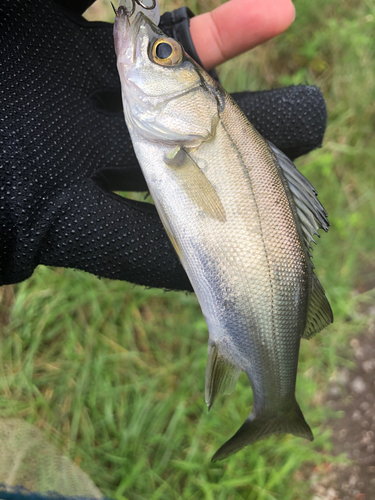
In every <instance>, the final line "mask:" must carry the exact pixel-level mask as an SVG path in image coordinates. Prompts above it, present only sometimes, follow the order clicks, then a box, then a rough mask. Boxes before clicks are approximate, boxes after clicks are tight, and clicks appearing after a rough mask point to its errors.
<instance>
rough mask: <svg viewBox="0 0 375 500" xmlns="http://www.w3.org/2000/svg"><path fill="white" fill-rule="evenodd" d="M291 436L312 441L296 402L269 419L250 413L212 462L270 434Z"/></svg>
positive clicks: (311, 434) (311, 435) (312, 437)
mask: <svg viewBox="0 0 375 500" xmlns="http://www.w3.org/2000/svg"><path fill="white" fill-rule="evenodd" d="M284 433H285V434H293V435H294V436H298V437H303V438H305V439H309V440H310V441H312V440H313V439H314V436H313V433H312V431H311V429H310V427H309V425H308V423H307V422H306V420H305V418H304V416H303V414H302V411H301V409H300V407H299V406H298V403H297V401H295V404H294V405H293V407H292V408H291V410H289V411H286V412H284V413H282V414H281V415H278V416H276V417H273V418H270V417H266V416H265V415H262V414H260V415H256V414H253V412H252V413H250V415H249V416H248V418H247V419H246V420H245V422H244V423H243V424H242V426H241V427H240V428H239V429H238V431H237V432H236V434H234V436H232V437H231V438H230V439H229V440H228V441H227V442H226V443H224V444H223V446H221V448H219V449H218V451H217V452H216V453H215V455H214V456H213V457H212V462H216V461H217V460H223V459H224V458H227V457H229V456H230V455H233V453H236V452H237V451H239V450H241V449H242V448H243V447H244V446H247V445H248V444H253V443H255V442H256V441H259V440H260V439H263V438H265V437H267V436H271V434H284Z"/></svg>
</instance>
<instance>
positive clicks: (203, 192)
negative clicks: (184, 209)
mask: <svg viewBox="0 0 375 500" xmlns="http://www.w3.org/2000/svg"><path fill="white" fill-rule="evenodd" d="M165 163H166V164H167V165H168V166H169V167H171V168H174V169H175V170H176V179H177V180H178V182H179V184H180V186H181V188H182V189H183V190H184V192H185V194H186V195H187V196H189V198H190V199H191V200H192V201H193V202H194V203H195V204H196V205H197V207H198V208H199V209H200V210H202V212H204V213H205V214H206V215H207V216H209V217H212V218H214V219H217V220H219V221H221V222H224V221H225V220H226V215H225V210H224V207H223V204H222V203H221V200H220V198H219V196H218V194H217V193H216V191H215V189H214V187H213V186H212V184H211V183H210V181H209V180H208V179H207V177H206V175H205V174H204V172H203V171H202V170H201V169H200V168H199V166H198V165H197V164H196V162H195V161H194V160H193V159H192V157H191V156H190V155H189V154H188V153H187V152H186V151H185V150H184V149H183V148H180V149H174V150H173V151H171V153H170V154H168V155H166V157H165Z"/></svg>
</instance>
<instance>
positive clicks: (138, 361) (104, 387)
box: [0, 0, 375, 500]
mask: <svg viewBox="0 0 375 500" xmlns="http://www.w3.org/2000/svg"><path fill="white" fill-rule="evenodd" d="M211 3H212V2H211ZM211 3H210V5H209V7H210V8H211V7H212V6H213V5H214V4H213V3H212V5H211ZM295 4H296V9H297V18H296V21H295V23H294V25H293V26H292V27H291V28H290V29H289V30H288V32H287V33H286V34H285V35H282V36H280V37H278V38H277V39H276V40H274V41H271V42H269V43H267V44H265V45H264V46H262V47H259V48H257V49H256V50H254V51H252V52H251V53H249V54H246V55H243V56H241V57H239V58H237V59H236V61H234V62H228V63H226V64H225V65H224V66H223V67H222V68H220V75H221V79H222V82H223V84H224V86H225V87H226V88H227V89H228V90H229V91H238V90H244V89H252V90H256V89H259V88H261V89H265V88H270V87H277V86H282V85H290V84H297V83H305V82H306V83H310V84H315V85H318V86H320V87H321V88H322V91H323V93H324V96H325V97H326V99H327V105H328V110H329V125H328V129H327V133H326V137H325V141H324V146H323V148H322V149H319V150H317V151H315V152H313V153H312V154H310V155H308V156H307V157H305V158H302V159H299V160H298V162H297V165H298V166H299V167H300V168H301V170H302V172H303V173H304V174H305V175H306V176H307V178H308V179H309V180H310V181H311V182H312V184H313V185H314V186H315V187H316V189H317V190H318V192H319V197H320V200H321V201H322V203H323V204H324V206H325V208H326V209H327V211H328V213H329V216H330V221H331V223H332V227H331V229H330V232H329V233H328V235H323V237H322V239H321V240H320V241H319V244H318V246H317V247H316V249H315V250H314V263H315V265H316V271H317V274H318V276H319V278H320V280H321V281H322V283H323V285H324V287H325V289H326V291H327V295H328V297H329V299H330V301H331V304H332V306H333V309H334V313H335V319H336V321H335V324H334V325H332V326H331V327H330V328H328V329H327V330H325V331H324V332H323V333H322V334H320V335H318V336H317V337H316V338H314V339H313V340H311V341H309V342H308V341H303V342H302V348H301V356H300V364H299V376H298V382H297V385H298V388H297V393H298V394H297V396H298V400H299V402H300V404H301V406H302V409H303V411H304V414H305V416H306V419H307V420H308V422H309V423H310V424H311V425H312V427H313V431H314V434H315V436H316V439H315V441H314V442H313V443H308V442H305V441H303V440H300V439H298V438H294V437H293V436H285V437H272V438H269V439H266V440H264V441H261V442H259V443H257V444H255V445H253V446H251V447H247V448H245V449H244V450H243V451H241V452H239V453H238V454H236V455H235V456H232V457H230V458H229V459H228V460H226V461H224V462H219V463H215V464H211V463H210V458H211V456H212V454H213V453H214V452H215V451H216V449H217V448H218V447H219V446H220V445H221V444H222V443H223V442H224V441H225V440H226V439H227V438H229V437H230V436H231V435H232V434H233V432H234V431H236V430H237V428H238V427H239V426H240V425H241V424H242V422H243V421H244V419H245V418H246V416H247V415H248V413H249V411H250V408H251V401H252V395H251V389H250V385H249V382H248V380H247V379H246V377H245V376H241V377H240V380H239V383H238V385H237V388H236V390H235V392H234V393H233V394H232V395H231V396H229V397H226V398H221V399H220V400H219V401H218V402H217V403H215V405H214V407H213V409H212V410H211V412H210V414H209V415H207V410H206V405H205V403H204V376H205V363H206V353H207V339H208V333H207V328H206V325H205V322H204V320H203V317H202V315H201V313H200V309H199V305H198V304H197V301H196V299H195V297H194V296H192V295H190V296H187V295H186V294H184V293H171V292H170V293H164V292H162V291H158V290H144V289H142V288H140V287H133V286H132V285H129V284H127V283H121V282H116V281H112V282H111V281H108V280H99V279H97V278H95V277H93V276H90V275H88V274H85V273H83V272H78V271H72V270H51V269H47V268H43V267H40V268H39V269H38V270H37V271H36V272H35V274H34V275H33V277H32V278H30V279H29V280H28V281H27V282H24V283H22V284H20V285H18V286H17V287H15V297H14V301H13V306H12V310H11V315H10V322H9V323H8V322H7V314H6V311H4V310H3V313H2V315H1V316H0V317H1V318H3V323H4V324H3V326H2V327H1V332H0V333H1V337H2V343H1V352H0V416H2V417H19V418H23V419H26V420H27V421H28V422H30V423H33V424H35V425H37V426H38V427H40V428H42V429H44V430H45V431H46V433H47V434H48V435H49V437H50V440H51V441H52V442H54V443H55V444H57V445H58V446H60V447H61V448H62V449H63V450H64V452H65V453H66V454H67V455H68V456H70V457H71V458H72V459H73V460H74V461H75V462H76V463H78V464H80V466H81V468H82V469H83V470H84V471H86V472H87V473H88V474H89V475H90V476H91V477H92V478H93V480H94V481H95V483H96V484H97V486H98V487H99V488H100V489H101V490H102V491H103V493H105V494H106V495H108V496H112V497H114V498H118V499H131V500H133V499H134V500H138V499H158V498H161V499H177V498H183V499H201V498H204V499H214V500H219V499H223V500H224V499H225V500H227V499H234V500H237V499H246V500H261V499H263V500H271V499H278V500H299V499H300V498H310V496H309V492H308V490H309V485H308V481H306V480H301V470H302V471H309V470H312V469H313V468H314V467H315V466H317V465H319V464H321V463H323V462H326V461H332V460H334V459H333V458H331V457H330V456H329V452H330V450H331V444H330V429H329V428H327V427H326V426H325V421H326V420H327V418H328V417H330V416H332V415H330V413H329V412H328V410H327V409H326V408H325V407H324V405H323V404H322V395H323V394H324V392H325V391H326V389H327V384H328V379H329V377H330V376H331V375H332V373H333V372H334V371H335V370H336V369H337V367H338V366H340V365H343V364H345V365H347V366H351V363H352V361H351V360H350V359H347V349H346V348H345V346H346V344H347V343H348V339H349V338H351V336H353V335H356V334H358V333H359V332H360V331H361V328H362V327H363V325H364V324H365V323H366V317H365V316H363V315H359V314H357V313H356V310H358V304H359V303H360V302H365V301H371V300H372V299H373V298H374V297H373V293H372V292H370V291H367V290H368V289H369V288H370V287H371V282H372V281H373V279H374V275H375V271H374V270H375V258H374V253H373V247H374V231H373V226H374V222H373V221H374V218H375V196H374V191H375V189H374V188H375V186H374V159H375V147H374V143H373V131H374V125H375V123H374V122H375V119H374V116H375V114H374V111H375V107H374V103H375V85H374V81H375V69H374V65H373V60H374V47H375V46H374V43H373V39H374V38H373V37H374V31H375V29H374V28H375V2H374V1H373V0H367V1H366V2H365V1H359V2H358V0H357V1H354V0H353V1H342V0H331V1H328V0H324V1H323V0H316V1H315V2H304V1H302V0H298V1H296V2H295ZM168 5H169V6H170V5H172V4H171V3H167V2H166V3H165V4H164V6H165V8H167V7H168ZM174 5H175V4H174ZM190 5H191V6H192V7H193V8H194V9H195V10H197V9H201V10H203V8H204V6H202V5H199V4H197V3H194V2H190ZM366 291H367V292H366ZM3 309H4V308H3ZM0 312H1V311H0ZM7 323H8V324H7ZM335 460H336V459H335Z"/></svg>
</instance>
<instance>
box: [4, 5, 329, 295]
mask: <svg viewBox="0 0 375 500" xmlns="http://www.w3.org/2000/svg"><path fill="white" fill-rule="evenodd" d="M90 3H91V2H90V1H89V0H86V1H84V0H81V1H79V0H65V1H64V0H59V2H53V1H51V0H3V1H2V2H1V5H0V47H1V51H0V68H1V78H0V96H1V104H0V145H1V147H0V285H2V284H9V283H16V282H19V281H22V280H24V279H26V278H28V277H29V276H31V274H32V273H33V270H34V269H35V267H36V266H37V265H38V264H44V265H49V266H62V267H71V268H76V269H83V270H84V271H88V272H90V273H94V274H95V275H97V276H104V277H108V278H112V279H120V280H127V281H131V282H133V283H138V284H141V285H146V286H150V287H163V288H168V289H179V290H184V289H185V290H191V285H190V283H189V280H188V278H187V276H186V274H185V272H184V270H183V268H182V266H181V264H180V262H179V260H178V258H177V256H176V254H175V252H174V250H173V248H172V245H171V244H170V242H169V240H168V237H167V236H166V234H165V232H164V229H163V227H162V224H161V222H160V220H159V217H158V215H157V213H156V210H155V209H154V207H153V206H152V205H150V204H147V203H140V202H135V201H130V200H127V199H124V198H121V197H120V196H118V195H116V194H114V193H112V192H111V191H112V190H126V191H146V190H147V186H146V184H145V181H144V178H143V176H142V173H141V171H140V169H139V166H138V163H137V160H136V158H135V156H134V153H133V149H132V144H131V141H130V138H129V135H128V132H127V129H126V126H125V121H124V117H123V113H122V109H121V97H120V83H119V78H118V75H117V68H116V60H115V52H114V48H113V35H112V25H110V24H107V23H100V22H93V23H89V22H87V21H86V20H84V19H83V18H82V16H81V14H82V12H84V10H85V9H86V8H87V7H88V6H89V4H90ZM187 18H188V14H187V12H186V10H181V9H179V10H178V11H175V12H174V13H172V14H165V15H164V16H163V17H162V21H161V24H160V26H161V28H162V29H163V30H164V31H165V32H166V33H167V34H169V35H173V34H174V35H176V36H177V38H178V39H180V40H181V41H182V42H185V45H187V46H188V45H189V44H190V41H189V33H188V30H187V25H188V21H187ZM186 48H187V49H188V51H189V50H190V53H191V52H194V49H193V48H192V47H186ZM191 55H194V54H192V53H191ZM234 98H235V100H236V101H237V102H238V104H239V105H240V107H241V108H242V109H243V111H244V112H245V113H246V115H247V116H248V118H249V120H250V121H251V122H252V123H253V124H254V126H255V127H256V128H257V129H258V130H259V131H260V133H261V134H263V135H264V136H265V137H266V138H267V139H269V140H271V141H272V142H273V143H274V144H275V145H276V146H277V147H279V148H280V149H281V150H282V151H284V152H285V153H286V154H287V155H288V156H290V157H292V158H295V157H297V156H299V155H301V154H304V153H307V152H308V151H310V150H311V149H314V148H316V147H317V146H319V145H320V144H321V142H322V137H323V134H324V130H325V125H326V110H325V104H324V100H323V98H322V95H321V93H320V91H319V90H318V89H316V88H314V87H307V86H298V87H290V88H285V89H279V90H273V91H266V92H256V93H248V92H244V93H240V94H235V95H234Z"/></svg>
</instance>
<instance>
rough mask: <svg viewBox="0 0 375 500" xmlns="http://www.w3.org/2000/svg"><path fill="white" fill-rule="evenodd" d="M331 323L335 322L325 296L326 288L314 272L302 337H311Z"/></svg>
mask: <svg viewBox="0 0 375 500" xmlns="http://www.w3.org/2000/svg"><path fill="white" fill-rule="evenodd" d="M331 323H333V313H332V309H331V306H330V305H329V302H328V300H327V297H326V296H325V293H324V288H323V287H322V285H321V284H320V281H319V280H318V278H317V277H316V276H315V274H314V273H313V274H312V284H311V296H310V303H309V310H308V313H307V321H306V327H305V331H304V332H303V335H302V338H304V339H311V337H313V336H314V335H315V334H316V333H318V332H320V331H321V330H323V328H325V327H326V326H328V325H329V324H331Z"/></svg>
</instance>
